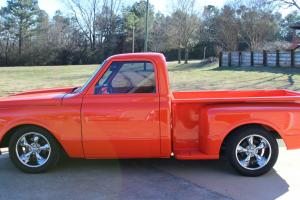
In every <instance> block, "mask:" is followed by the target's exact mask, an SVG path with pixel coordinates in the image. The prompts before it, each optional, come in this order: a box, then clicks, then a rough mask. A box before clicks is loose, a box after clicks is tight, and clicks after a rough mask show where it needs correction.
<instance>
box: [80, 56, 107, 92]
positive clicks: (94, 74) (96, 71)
mask: <svg viewBox="0 0 300 200" xmlns="http://www.w3.org/2000/svg"><path fill="white" fill-rule="evenodd" d="M105 63H106V60H105V61H103V63H101V64H100V66H99V67H98V68H97V69H96V70H95V72H94V73H93V75H92V76H90V78H89V79H88V80H87V81H86V83H85V84H84V85H83V86H82V87H80V88H77V89H76V90H75V91H74V93H78V92H82V91H83V90H85V88H86V87H87V86H88V85H89V84H90V82H91V81H92V80H93V79H94V78H95V76H97V74H98V72H99V71H100V70H101V69H102V67H103V66H104V65H105Z"/></svg>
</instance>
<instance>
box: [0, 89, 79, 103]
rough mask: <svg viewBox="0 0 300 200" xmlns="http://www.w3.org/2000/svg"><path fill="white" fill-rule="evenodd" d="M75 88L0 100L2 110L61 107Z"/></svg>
mask: <svg viewBox="0 0 300 200" xmlns="http://www.w3.org/2000/svg"><path fill="white" fill-rule="evenodd" d="M73 89H74V88H54V89H45V90H34V91H28V92H23V93H19V94H15V95H11V96H8V97H4V98H0V108H1V107H2V108H3V107H7V106H14V107H15V106H22V107H23V106H55V105H61V102H62V99H63V97H64V96H65V95H66V94H68V93H70V92H72V91H73Z"/></svg>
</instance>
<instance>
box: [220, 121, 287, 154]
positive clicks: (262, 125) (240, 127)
mask: <svg viewBox="0 0 300 200" xmlns="http://www.w3.org/2000/svg"><path fill="white" fill-rule="evenodd" d="M244 128H262V129H264V130H266V131H268V132H269V133H270V134H272V135H273V136H274V137H275V138H276V139H282V138H281V136H280V134H279V133H278V132H277V131H276V130H275V129H274V128H272V127H270V126H268V125H265V124H244V125H241V126H239V127H236V128H235V129H233V130H231V131H230V132H229V134H227V136H226V137H225V138H224V140H223V143H222V145H221V148H220V157H222V158H224V156H225V153H226V145H227V144H228V141H229V140H230V138H231V137H233V136H234V133H235V132H237V131H238V130H240V129H244Z"/></svg>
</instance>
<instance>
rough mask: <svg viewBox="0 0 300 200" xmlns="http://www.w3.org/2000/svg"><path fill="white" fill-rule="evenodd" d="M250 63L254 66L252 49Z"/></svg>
mask: <svg viewBox="0 0 300 200" xmlns="http://www.w3.org/2000/svg"><path fill="white" fill-rule="evenodd" d="M250 63H251V67H253V66H254V52H253V51H251V61H250Z"/></svg>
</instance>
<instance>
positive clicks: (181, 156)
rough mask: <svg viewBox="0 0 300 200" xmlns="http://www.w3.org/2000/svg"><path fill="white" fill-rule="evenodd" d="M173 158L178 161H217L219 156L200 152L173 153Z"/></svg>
mask: <svg viewBox="0 0 300 200" xmlns="http://www.w3.org/2000/svg"><path fill="white" fill-rule="evenodd" d="M175 158H176V159H178V160H217V159H219V158H220V156H219V155H207V154H204V153H202V152H180V153H175Z"/></svg>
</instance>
